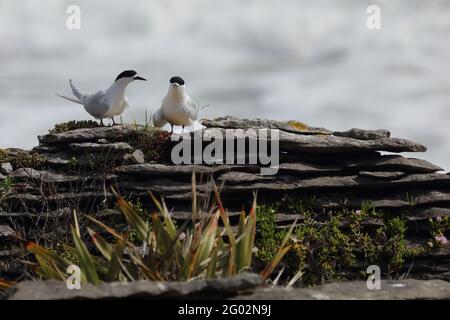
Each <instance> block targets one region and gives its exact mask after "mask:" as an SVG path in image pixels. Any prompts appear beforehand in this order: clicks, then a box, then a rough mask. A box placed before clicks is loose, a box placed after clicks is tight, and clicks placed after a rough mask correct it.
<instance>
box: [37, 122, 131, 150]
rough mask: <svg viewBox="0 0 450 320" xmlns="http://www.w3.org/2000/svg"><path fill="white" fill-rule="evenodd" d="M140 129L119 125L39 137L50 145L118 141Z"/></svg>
mask: <svg viewBox="0 0 450 320" xmlns="http://www.w3.org/2000/svg"><path fill="white" fill-rule="evenodd" d="M138 128H139V127H137V126H134V125H131V124H124V125H117V126H112V127H96V128H83V129H76V130H71V131H67V132H63V133H49V134H46V135H43V136H39V137H38V140H39V143H42V144H48V145H52V144H60V143H66V144H67V143H74V142H87V141H97V140H100V139H106V140H111V141H116V140H118V139H119V138H121V137H122V138H123V137H126V136H132V135H134V134H136V129H138Z"/></svg>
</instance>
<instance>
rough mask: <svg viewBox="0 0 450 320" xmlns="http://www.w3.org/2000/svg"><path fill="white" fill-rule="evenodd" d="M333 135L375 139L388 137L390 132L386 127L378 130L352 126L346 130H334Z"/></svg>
mask: <svg viewBox="0 0 450 320" xmlns="http://www.w3.org/2000/svg"><path fill="white" fill-rule="evenodd" d="M333 135H334V136H338V137H347V138H353V139H358V140H376V139H382V138H389V137H390V136H391V133H390V132H389V131H388V130H386V129H378V130H364V129H358V128H353V129H350V130H347V131H334V132H333Z"/></svg>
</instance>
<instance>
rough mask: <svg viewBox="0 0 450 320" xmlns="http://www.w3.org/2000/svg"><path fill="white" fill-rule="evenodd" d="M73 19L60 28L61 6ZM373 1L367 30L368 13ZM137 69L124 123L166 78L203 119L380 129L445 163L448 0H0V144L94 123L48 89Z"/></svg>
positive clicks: (149, 105) (101, 82)
mask: <svg viewBox="0 0 450 320" xmlns="http://www.w3.org/2000/svg"><path fill="white" fill-rule="evenodd" d="M72 4H76V5H78V6H79V7H80V9H81V29H80V30H69V29H67V27H66V20H67V18H68V16H69V15H68V14H67V13H66V9H67V7H68V6H69V5H72ZM372 4H375V5H378V6H380V8H381V29H380V30H368V29H367V27H366V20H367V17H368V14H367V13H366V9H367V7H368V6H369V5H372ZM125 69H135V70H137V71H138V72H139V73H140V74H141V75H142V76H144V77H148V78H149V80H150V81H149V82H147V83H144V82H136V83H133V84H131V85H130V87H129V90H128V99H129V104H130V108H128V109H127V110H126V112H125V114H124V117H123V119H124V121H134V120H136V121H140V122H143V121H144V120H145V114H146V113H147V115H150V114H151V113H152V112H153V111H154V110H156V109H157V108H158V107H159V106H160V103H161V99H162V97H163V96H164V95H165V93H166V91H167V87H168V80H169V78H170V77H171V76H173V75H180V76H182V77H183V78H184V79H185V80H186V82H187V88H188V90H189V93H190V94H191V95H192V96H194V97H195V98H196V99H197V100H198V101H199V102H200V103H201V104H209V105H210V107H209V108H207V109H205V110H204V111H203V113H202V117H210V118H211V117H219V116H224V115H234V116H239V117H247V118H272V119H279V120H289V119H296V120H300V121H303V122H306V123H308V124H310V125H312V126H321V127H327V128H329V129H334V130H345V129H349V128H353V127H358V128H369V129H377V128H386V129H389V130H390V131H391V132H392V135H393V136H397V137H405V138H409V139H411V140H415V141H417V142H420V143H423V144H425V145H426V146H427V147H428V149H429V150H428V152H427V153H425V154H416V155H414V156H416V157H420V158H424V159H427V160H429V161H432V162H434V163H436V164H438V165H441V166H443V167H444V168H445V169H450V158H449V157H448V155H449V154H450V139H449V137H450V125H449V120H450V112H449V108H450V1H448V0H432V1H423V0H385V1H376V0H373V1H366V0H339V1H336V0H310V1H306V0H277V1H275V0H265V1H261V0H227V1H211V0H190V1H186V0H152V1H147V0H131V1H119V0H100V1H98V0H97V1H88V0H77V1H75V0H73V1H72V0H71V1H62V0H42V1H36V0H21V1H15V0H0V148H1V147H21V148H31V147H33V146H35V145H37V139H36V136H37V135H38V134H43V133H46V132H47V130H48V129H50V128H51V127H53V125H54V124H55V123H59V122H64V121H70V120H82V119H90V117H89V115H88V114H86V113H85V112H84V110H83V108H82V107H81V106H79V105H76V104H73V103H70V102H66V101H64V100H61V99H60V98H58V97H57V96H56V95H55V93H63V94H67V93H69V86H68V79H69V78H71V79H73V81H74V82H75V84H77V85H78V86H79V87H80V88H82V89H83V90H85V91H95V90H99V89H104V88H106V87H107V86H108V85H109V84H110V83H112V81H113V80H114V79H115V77H116V76H117V74H118V73H119V72H120V71H122V70H125Z"/></svg>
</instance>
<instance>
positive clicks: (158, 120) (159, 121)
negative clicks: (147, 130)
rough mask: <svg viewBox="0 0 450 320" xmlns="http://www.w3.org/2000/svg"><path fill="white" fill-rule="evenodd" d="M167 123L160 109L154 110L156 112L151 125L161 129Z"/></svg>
mask: <svg viewBox="0 0 450 320" xmlns="http://www.w3.org/2000/svg"><path fill="white" fill-rule="evenodd" d="M166 123H167V121H166V119H164V113H163V110H162V108H159V109H158V110H156V112H155V113H154V114H153V125H154V126H155V127H162V126H164V125H165V124H166Z"/></svg>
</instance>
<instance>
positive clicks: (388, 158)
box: [345, 155, 443, 173]
mask: <svg viewBox="0 0 450 320" xmlns="http://www.w3.org/2000/svg"><path fill="white" fill-rule="evenodd" d="M345 167H346V168H349V169H350V168H357V169H360V170H370V171H374V170H376V171H383V170H390V171H391V170H399V171H407V172H415V173H433V172H438V171H442V170H443V169H442V168H441V167H439V166H436V165H434V164H432V163H430V162H428V161H426V160H421V159H415V158H405V157H402V156H400V155H383V156H382V157H379V158H377V159H370V160H364V161H361V162H358V163H352V164H348V165H346V166H345Z"/></svg>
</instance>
